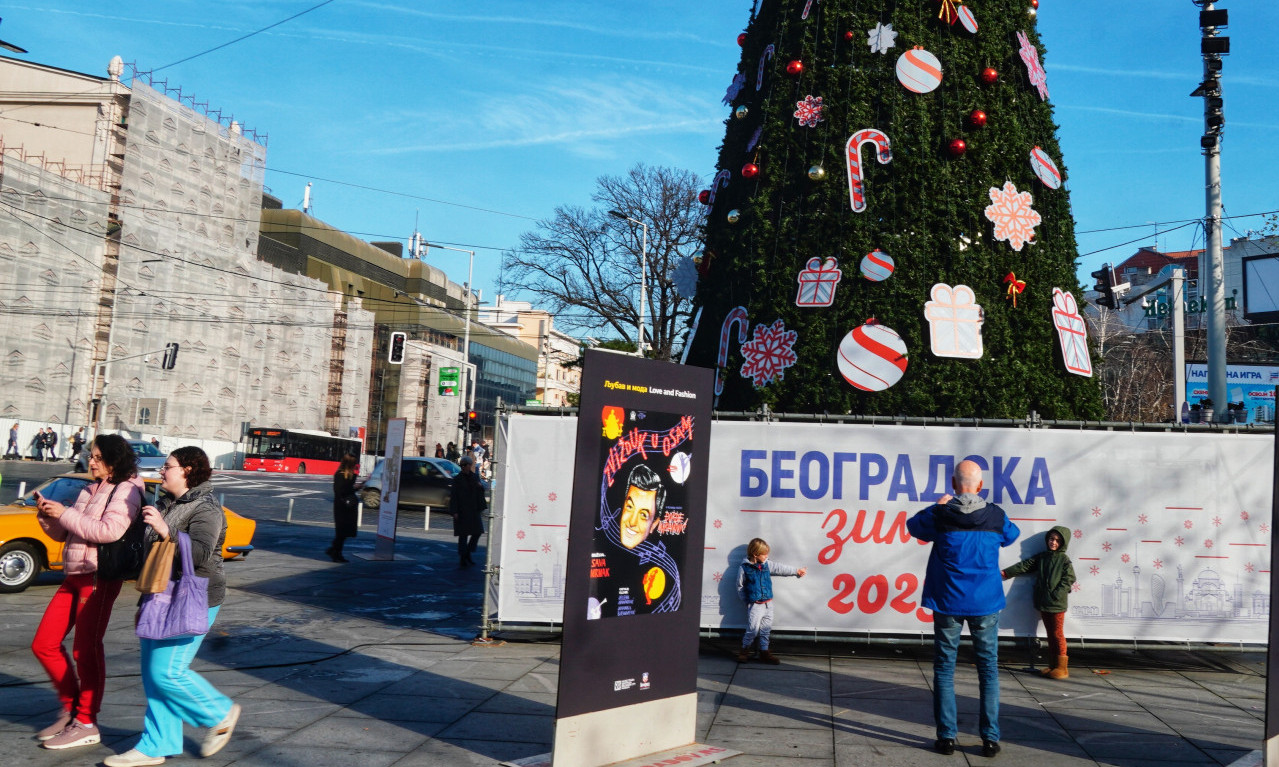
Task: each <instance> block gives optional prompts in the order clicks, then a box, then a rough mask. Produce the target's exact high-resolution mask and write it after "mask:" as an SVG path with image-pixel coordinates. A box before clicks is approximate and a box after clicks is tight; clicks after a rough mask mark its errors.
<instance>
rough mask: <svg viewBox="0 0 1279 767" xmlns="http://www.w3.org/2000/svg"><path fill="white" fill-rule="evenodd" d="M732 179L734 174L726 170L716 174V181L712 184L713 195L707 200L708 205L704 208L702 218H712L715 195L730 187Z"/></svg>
mask: <svg viewBox="0 0 1279 767" xmlns="http://www.w3.org/2000/svg"><path fill="white" fill-rule="evenodd" d="M732 178H733V174H732V173H731V172H729V171H726V170H721V171H720V172H719V173H716V174H715V180H714V181H712V182H711V194H710V196H709V197H707V198H706V204H705V205H704V206H702V218H709V217H710V215H711V208H713V207H715V193H716V192H718V191H719V190H720V189H723V188H724V187H726V186H728V182H729V181H730V180H731V179H732Z"/></svg>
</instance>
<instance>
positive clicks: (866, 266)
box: [861, 250, 897, 282]
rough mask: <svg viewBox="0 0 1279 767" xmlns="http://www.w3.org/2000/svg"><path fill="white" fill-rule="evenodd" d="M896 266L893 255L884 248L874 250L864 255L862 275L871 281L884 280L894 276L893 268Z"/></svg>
mask: <svg viewBox="0 0 1279 767" xmlns="http://www.w3.org/2000/svg"><path fill="white" fill-rule="evenodd" d="M896 268H897V265H896V264H895V263H893V257H892V256H890V255H888V254H887V253H885V252H884V251H882V250H872V251H871V252H869V253H867V254H866V255H865V256H862V263H861V270H862V276H863V277H865V278H866V279H868V280H870V281H871V282H883V281H884V280H886V279H888V278H889V277H892V276H893V270H894V269H896Z"/></svg>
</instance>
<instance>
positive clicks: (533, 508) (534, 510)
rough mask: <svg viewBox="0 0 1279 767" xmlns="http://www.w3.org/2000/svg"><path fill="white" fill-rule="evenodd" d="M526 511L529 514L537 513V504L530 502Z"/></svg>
mask: <svg viewBox="0 0 1279 767" xmlns="http://www.w3.org/2000/svg"><path fill="white" fill-rule="evenodd" d="M528 513H529V514H536V513H537V504H536V503H530V504H529V505H528Z"/></svg>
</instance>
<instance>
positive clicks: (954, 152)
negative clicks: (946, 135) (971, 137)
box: [946, 138, 968, 157]
mask: <svg viewBox="0 0 1279 767" xmlns="http://www.w3.org/2000/svg"><path fill="white" fill-rule="evenodd" d="M946 151H948V152H950V156H951V157H963V156H964V153H965V152H967V151H968V142H966V141H964V140H963V139H962V138H953V139H951V140H950V143H949V144H947V145H946Z"/></svg>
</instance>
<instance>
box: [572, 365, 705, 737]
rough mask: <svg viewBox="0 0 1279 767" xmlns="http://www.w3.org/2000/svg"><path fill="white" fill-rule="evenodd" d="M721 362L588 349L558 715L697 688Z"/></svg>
mask: <svg viewBox="0 0 1279 767" xmlns="http://www.w3.org/2000/svg"><path fill="white" fill-rule="evenodd" d="M713 388H714V371H711V370H707V369H704V368H696V367H689V366H685V365H676V364H674V363H671V362H665V361H656V360H645V359H639V358H636V357H631V356H625V355H619V354H610V353H607V352H600V351H588V352H587V355H586V359H585V364H584V365H583V368H582V396H581V404H580V406H579V409H578V421H577V444H576V449H575V450H574V466H573V500H572V504H571V511H570V519H569V529H568V553H567V557H566V559H565V563H564V644H563V650H562V653H561V661H560V685H559V700H558V704H557V718H559V719H561V720H562V719H563V718H565V717H568V716H576V715H581V714H586V713H588V712H596V711H605V710H609V709H613V708H618V707H622V706H628V705H632V704H638V703H644V702H652V701H658V700H663V699H666V698H674V697H676V696H683V695H689V694H695V693H696V690H697V637H698V622H699V620H700V618H701V592H702V586H701V572H702V560H703V555H704V551H703V547H704V545H705V538H706V476H707V467H708V465H709V458H710V414H711V400H712V399H713V394H712V391H713Z"/></svg>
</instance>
